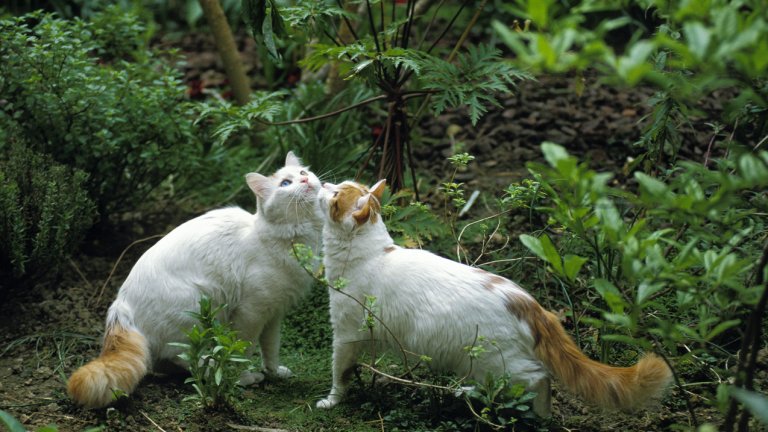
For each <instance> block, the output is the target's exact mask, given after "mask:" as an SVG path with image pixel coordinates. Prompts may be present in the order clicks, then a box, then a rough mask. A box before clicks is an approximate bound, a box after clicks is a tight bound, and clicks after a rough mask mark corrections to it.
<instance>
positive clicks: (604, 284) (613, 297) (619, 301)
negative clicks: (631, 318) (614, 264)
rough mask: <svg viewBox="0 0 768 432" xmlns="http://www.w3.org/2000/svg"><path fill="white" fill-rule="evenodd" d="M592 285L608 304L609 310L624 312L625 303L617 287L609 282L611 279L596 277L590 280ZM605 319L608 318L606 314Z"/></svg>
mask: <svg viewBox="0 0 768 432" xmlns="http://www.w3.org/2000/svg"><path fill="white" fill-rule="evenodd" d="M592 285H593V286H594V287H595V290H596V291H597V293H598V294H600V297H602V298H603V300H605V302H606V303H607V304H608V307H609V308H610V309H611V311H613V312H616V313H619V314H621V313H623V312H624V309H625V308H626V306H627V303H626V302H625V301H624V299H623V298H622V296H621V293H620V292H619V289H618V288H616V286H615V285H614V284H613V283H611V281H609V280H607V279H602V278H598V279H595V280H594V281H593V282H592ZM606 319H608V317H607V315H606Z"/></svg>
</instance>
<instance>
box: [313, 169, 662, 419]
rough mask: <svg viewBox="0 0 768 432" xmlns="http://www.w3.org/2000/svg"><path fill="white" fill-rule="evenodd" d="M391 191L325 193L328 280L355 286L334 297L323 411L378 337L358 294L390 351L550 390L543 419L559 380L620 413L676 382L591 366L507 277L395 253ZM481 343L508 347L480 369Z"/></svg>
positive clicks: (651, 362) (345, 188) (357, 188)
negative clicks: (387, 199)
mask: <svg viewBox="0 0 768 432" xmlns="http://www.w3.org/2000/svg"><path fill="white" fill-rule="evenodd" d="M383 189H384V183H383V181H381V182H379V183H377V184H376V185H374V186H372V187H371V189H370V190H368V189H367V188H365V187H364V186H361V185H358V184H356V183H352V182H344V183H342V184H340V185H338V186H336V185H331V184H325V185H324V188H323V190H321V191H320V193H319V195H318V201H319V202H320V209H321V211H322V212H323V215H324V219H325V225H324V228H323V244H324V264H325V269H326V276H327V278H328V280H329V281H331V283H333V282H334V281H336V280H339V279H344V280H345V281H346V284H345V285H344V287H343V288H342V290H341V292H338V291H336V290H334V289H330V313H331V323H332V326H333V386H332V389H331V391H330V394H329V395H328V396H327V397H326V398H325V399H323V400H320V401H319V402H318V403H317V406H318V407H319V408H330V407H333V406H334V405H336V404H337V403H338V402H339V401H340V400H341V397H342V396H343V395H344V393H345V391H346V389H347V386H348V383H349V379H350V375H351V372H352V371H353V368H354V366H355V364H356V361H357V357H358V355H359V354H360V352H361V350H363V349H365V348H367V347H369V346H370V345H369V343H370V342H371V338H370V335H369V333H368V332H364V331H360V329H361V327H362V324H363V319H364V316H365V312H364V309H363V307H362V306H361V305H360V304H359V303H358V302H356V301H355V300H353V299H352V298H350V296H351V297H354V298H355V299H357V301H359V302H361V303H363V304H364V303H365V296H366V295H371V296H374V297H376V305H377V311H378V315H379V317H380V318H381V320H382V321H383V322H384V323H386V326H387V327H388V328H389V330H391V332H392V334H390V333H389V331H387V330H386V329H385V328H384V326H383V325H381V324H380V323H379V324H377V325H376V327H375V329H374V335H373V339H374V340H375V341H376V342H377V343H378V344H380V345H381V346H382V347H384V348H387V347H388V348H390V350H391V351H392V352H394V353H395V354H399V353H400V349H399V344H402V346H403V348H405V350H407V351H410V352H413V353H417V354H424V355H427V356H429V357H431V358H432V362H431V363H430V365H431V367H433V368H434V369H437V370H443V371H452V372H455V373H456V374H457V375H458V376H465V375H468V376H469V377H470V378H474V379H482V378H484V377H485V375H486V373H488V372H491V373H493V374H495V375H496V376H498V375H501V374H502V373H504V372H505V371H506V372H508V373H509V374H511V376H512V377H513V379H514V380H516V381H518V382H521V383H524V384H525V385H526V386H527V387H528V388H529V389H531V390H539V391H541V392H542V393H541V397H540V398H539V400H540V401H541V403H542V404H546V406H541V407H539V409H537V412H539V413H540V414H541V413H543V414H546V413H547V411H548V396H549V395H548V389H549V383H548V377H549V376H550V374H552V375H554V376H555V377H556V378H558V379H560V380H561V381H562V382H563V383H564V385H565V386H566V388H568V389H570V390H572V391H574V392H575V393H577V394H579V395H580V396H583V397H584V398H585V399H587V400H588V401H590V402H594V403H595V404H597V405H600V406H602V407H606V408H619V409H628V408H631V407H634V406H638V405H640V403H641V401H643V400H647V399H649V398H652V397H653V396H655V395H657V394H658V393H659V392H660V390H663V388H664V387H665V386H666V384H667V383H668V382H669V370H668V368H667V367H666V365H664V364H663V362H662V361H661V360H660V359H658V358H656V357H651V356H649V357H646V358H644V359H643V360H641V364H643V365H644V366H645V369H643V370H642V371H640V372H638V370H636V369H635V367H633V368H615V367H610V366H607V365H602V364H600V363H597V362H594V361H592V360H590V359H588V358H587V357H586V356H584V355H583V354H582V353H581V351H579V350H578V347H576V345H575V344H574V343H573V342H572V341H571V339H570V338H569V336H568V335H567V333H566V332H565V331H564V330H563V329H562V326H561V325H560V324H559V322H558V321H557V319H556V318H555V317H554V315H553V314H551V313H549V312H547V311H545V310H544V309H542V308H541V307H540V306H539V305H538V303H537V302H536V301H535V300H534V299H533V297H531V296H530V294H528V293H527V292H526V291H524V290H523V289H522V288H520V287H519V286H517V285H516V284H515V283H513V282H511V281H509V280H507V279H504V278H502V277H500V276H496V275H494V274H492V273H489V272H486V271H483V270H481V269H477V268H473V267H469V266H466V265H463V264H460V263H457V262H454V261H451V260H448V259H445V258H442V257H439V256H437V255H435V254H432V253H430V252H427V251H424V250H414V249H404V248H400V247H397V246H395V245H394V244H393V240H392V238H391V237H390V235H389V234H388V232H387V229H386V227H385V225H384V223H383V221H382V220H381V217H380V216H379V212H380V205H379V199H380V197H381V194H382V192H383ZM478 335H479V336H484V337H485V338H487V340H488V341H495V342H496V344H497V346H498V349H497V348H496V347H494V346H490V344H489V343H487V342H486V343H485V348H486V351H487V352H486V353H484V354H482V355H481V356H480V357H479V358H477V359H475V360H474V361H473V362H471V361H470V357H469V356H468V355H467V353H466V351H465V347H468V346H472V345H473V344H478V343H479V342H477V336H478ZM394 339H397V340H398V341H399V344H396V343H394ZM638 382H639V383H638ZM644 382H645V383H647V385H645V384H643V383H644ZM591 393H594V394H591ZM534 405H535V406H534V408H537V407H536V404H534Z"/></svg>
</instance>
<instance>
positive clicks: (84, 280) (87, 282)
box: [69, 257, 93, 291]
mask: <svg viewBox="0 0 768 432" xmlns="http://www.w3.org/2000/svg"><path fill="white" fill-rule="evenodd" d="M69 265H71V266H72V268H73V269H75V273H77V274H78V276H80V278H81V279H82V280H83V282H85V284H86V285H88V290H89V291H93V285H92V284H91V282H90V281H89V280H88V278H86V277H85V275H84V274H83V272H82V271H80V267H78V266H77V263H76V262H75V261H74V260H73V259H72V258H71V257H70V258H69Z"/></svg>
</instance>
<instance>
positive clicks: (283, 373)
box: [275, 366, 293, 378]
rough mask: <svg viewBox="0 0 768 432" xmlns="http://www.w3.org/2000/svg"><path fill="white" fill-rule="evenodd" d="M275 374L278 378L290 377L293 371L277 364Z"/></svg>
mask: <svg viewBox="0 0 768 432" xmlns="http://www.w3.org/2000/svg"><path fill="white" fill-rule="evenodd" d="M275 376H276V377H278V378H290V377H292V376H293V372H291V370H290V369H288V368H287V367H285V366H278V367H277V372H276V373H275Z"/></svg>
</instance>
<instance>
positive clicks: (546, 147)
mask: <svg viewBox="0 0 768 432" xmlns="http://www.w3.org/2000/svg"><path fill="white" fill-rule="evenodd" d="M541 152H542V153H544V159H546V160H547V162H549V165H550V166H552V167H553V168H556V167H557V164H558V162H560V161H562V160H565V159H568V158H569V157H570V156H569V155H568V152H567V151H566V150H565V147H563V146H561V145H559V144H555V143H553V142H549V141H545V142H544V143H542V144H541Z"/></svg>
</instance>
